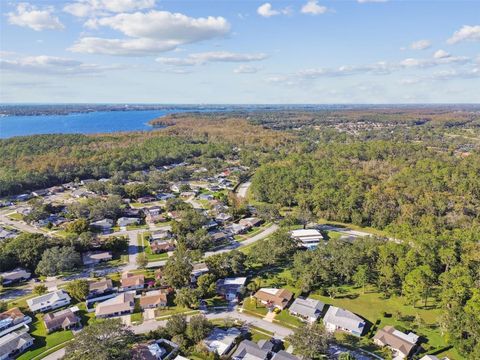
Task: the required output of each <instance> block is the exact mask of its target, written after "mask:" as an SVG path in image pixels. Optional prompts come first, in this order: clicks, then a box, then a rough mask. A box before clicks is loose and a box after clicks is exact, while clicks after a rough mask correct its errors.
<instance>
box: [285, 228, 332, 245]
mask: <svg viewBox="0 0 480 360" xmlns="http://www.w3.org/2000/svg"><path fill="white" fill-rule="evenodd" d="M290 234H291V236H292V238H293V239H294V240H296V241H297V243H298V245H299V246H301V247H304V248H307V249H309V250H310V249H315V248H316V247H317V246H318V245H319V244H320V242H321V241H324V240H325V239H324V238H323V235H322V234H321V233H320V231H318V230H317V229H298V230H292V232H291V233H290Z"/></svg>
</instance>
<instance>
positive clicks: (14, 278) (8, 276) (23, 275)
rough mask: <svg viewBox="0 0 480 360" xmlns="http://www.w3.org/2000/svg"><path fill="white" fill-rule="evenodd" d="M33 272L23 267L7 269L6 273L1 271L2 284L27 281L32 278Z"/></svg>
mask: <svg viewBox="0 0 480 360" xmlns="http://www.w3.org/2000/svg"><path fill="white" fill-rule="evenodd" d="M31 275H32V274H31V273H29V272H28V271H26V270H25V269H22V268H16V269H15V270H12V271H7V272H4V273H0V277H1V278H2V284H3V285H8V284H13V283H16V282H21V281H26V280H28V279H30V276H31Z"/></svg>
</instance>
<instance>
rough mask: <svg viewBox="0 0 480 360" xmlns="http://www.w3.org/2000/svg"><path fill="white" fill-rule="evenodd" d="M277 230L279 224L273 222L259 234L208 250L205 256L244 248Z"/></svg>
mask: <svg viewBox="0 0 480 360" xmlns="http://www.w3.org/2000/svg"><path fill="white" fill-rule="evenodd" d="M277 230H278V225H277V224H272V225H271V226H269V227H268V228H266V229H265V230H263V231H261V232H260V233H258V234H257V235H254V236H252V237H251V238H249V239H247V240H244V241H242V242H237V241H235V242H233V243H232V244H231V245H230V246H226V247H224V248H222V249H220V250H216V251H208V252H206V253H205V257H209V256H212V255H217V254H222V253H225V252H229V251H232V250H239V249H241V248H243V247H245V246H247V245H250V244H253V243H255V242H257V241H259V240H262V239H265V238H266V237H268V236H270V235H272V234H273V233H274V232H275V231H277Z"/></svg>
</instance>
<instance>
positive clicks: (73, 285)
mask: <svg viewBox="0 0 480 360" xmlns="http://www.w3.org/2000/svg"><path fill="white" fill-rule="evenodd" d="M66 290H67V292H68V293H69V294H70V296H71V297H73V298H75V299H77V300H78V301H82V300H85V299H86V298H87V296H88V293H89V285H88V281H87V280H84V279H77V280H73V281H70V282H69V283H67V287H66Z"/></svg>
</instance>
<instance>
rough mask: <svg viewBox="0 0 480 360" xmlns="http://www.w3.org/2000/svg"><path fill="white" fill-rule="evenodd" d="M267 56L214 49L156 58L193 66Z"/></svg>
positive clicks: (166, 63)
mask: <svg viewBox="0 0 480 360" xmlns="http://www.w3.org/2000/svg"><path fill="white" fill-rule="evenodd" d="M266 58H267V55H266V54H263V53H258V54H240V53H232V52H228V51H212V52H205V53H196V54H190V55H188V57H186V58H174V57H159V58H157V59H156V61H158V62H159V63H162V64H165V65H174V66H192V65H200V64H205V63H208V62H248V61H260V60H264V59H266Z"/></svg>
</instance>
